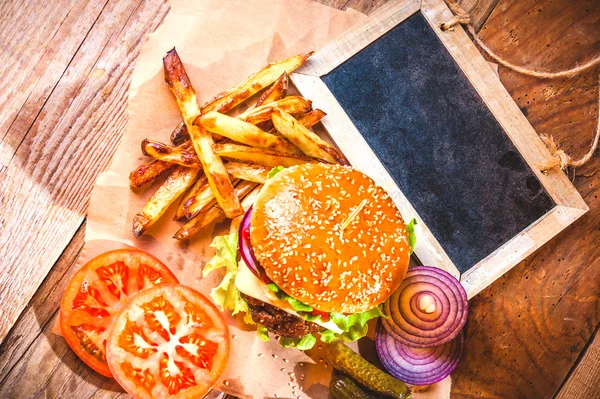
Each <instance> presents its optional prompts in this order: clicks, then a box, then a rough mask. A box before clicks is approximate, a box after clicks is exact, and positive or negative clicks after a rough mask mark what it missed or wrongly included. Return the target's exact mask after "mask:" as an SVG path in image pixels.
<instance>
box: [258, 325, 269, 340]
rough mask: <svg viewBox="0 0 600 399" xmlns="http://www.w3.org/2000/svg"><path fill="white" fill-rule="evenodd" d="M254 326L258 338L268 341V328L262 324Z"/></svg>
mask: <svg viewBox="0 0 600 399" xmlns="http://www.w3.org/2000/svg"><path fill="white" fill-rule="evenodd" d="M256 327H257V328H256V335H258V338H259V339H260V340H261V341H268V340H269V330H267V327H265V326H263V325H262V324H257V325H256Z"/></svg>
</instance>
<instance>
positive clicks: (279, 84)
mask: <svg viewBox="0 0 600 399" xmlns="http://www.w3.org/2000/svg"><path fill="white" fill-rule="evenodd" d="M289 84H290V75H288V74H287V72H283V73H282V74H281V76H280V77H279V78H277V80H276V81H275V83H273V86H271V87H269V88H268V89H267V90H265V92H264V93H263V94H261V95H260V97H258V100H257V101H256V105H255V106H256V107H260V106H261V105H263V104H268V103H271V102H273V101H277V100H280V99H282V98H284V97H285V96H286V94H287V89H288V86H289Z"/></svg>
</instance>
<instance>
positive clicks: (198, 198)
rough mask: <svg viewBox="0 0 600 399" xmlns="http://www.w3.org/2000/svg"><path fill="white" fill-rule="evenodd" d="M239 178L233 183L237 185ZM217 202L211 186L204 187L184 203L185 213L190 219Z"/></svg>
mask: <svg viewBox="0 0 600 399" xmlns="http://www.w3.org/2000/svg"><path fill="white" fill-rule="evenodd" d="M238 182H239V180H234V181H233V182H232V183H233V185H234V186H235V185H236V184H237V183H238ZM216 202H217V200H216V198H215V195H214V193H213V192H212V190H211V189H210V186H209V187H204V188H203V189H202V190H200V191H198V193H197V194H196V195H195V196H193V197H190V198H189V199H188V200H187V201H185V203H184V204H183V213H184V214H185V217H186V218H187V219H188V220H190V219H193V218H195V217H196V216H198V214H199V213H200V212H202V211H205V210H207V209H208V208H210V207H211V206H213V205H215V204H216Z"/></svg>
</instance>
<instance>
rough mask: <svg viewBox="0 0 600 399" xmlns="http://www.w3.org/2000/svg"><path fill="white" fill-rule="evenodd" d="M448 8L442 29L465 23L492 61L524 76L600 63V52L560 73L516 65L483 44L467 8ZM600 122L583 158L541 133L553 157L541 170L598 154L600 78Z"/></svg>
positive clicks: (569, 73)
mask: <svg viewBox="0 0 600 399" xmlns="http://www.w3.org/2000/svg"><path fill="white" fill-rule="evenodd" d="M447 4H448V7H449V8H450V10H451V11H452V12H453V13H454V17H453V18H452V19H451V20H449V21H448V22H442V23H441V24H440V29H441V30H442V31H448V30H452V28H453V27H454V26H456V25H458V24H460V25H463V26H464V27H465V28H466V29H467V31H468V32H469V33H470V34H471V36H472V37H473V40H474V41H475V43H477V45H478V46H479V48H481V49H482V50H483V51H484V52H485V53H486V54H487V55H488V56H489V57H490V58H491V59H492V60H494V61H495V62H497V63H498V64H500V65H502V66H504V67H506V68H508V69H510V70H512V71H515V72H517V73H520V74H522V75H527V76H532V77H536V78H540V79H557V78H572V77H575V76H579V75H581V74H582V73H584V72H586V71H587V70H589V69H592V68H594V67H596V66H598V65H600V54H599V55H597V56H595V57H594V58H592V59H591V60H589V61H588V62H586V63H585V64H583V65H578V66H576V67H574V68H571V69H567V70H564V71H559V72H547V71H538V70H535V69H529V68H525V67H521V66H518V65H515V64H512V63H510V62H508V61H506V60H505V59H504V58H502V57H500V56H499V55H497V54H496V53H495V52H494V51H493V50H492V49H490V48H489V47H488V46H486V45H485V43H483V41H482V40H481V39H480V38H479V36H478V35H477V32H475V28H474V27H473V24H472V20H471V15H470V14H469V13H468V12H466V11H465V10H463V9H462V8H461V7H460V6H459V5H458V4H456V3H455V2H454V1H453V0H447ZM598 83H599V86H598V122H597V124H596V135H595V137H594V140H593V141H592V145H591V147H590V149H589V150H588V152H587V153H586V154H585V155H584V156H583V157H582V158H581V159H579V160H573V158H571V157H570V156H569V155H568V154H567V153H565V151H564V150H562V149H560V148H559V147H558V144H557V143H556V141H555V140H554V138H553V137H546V136H541V139H542V141H543V142H544V143H545V144H546V146H547V147H548V150H549V151H550V154H551V155H552V158H551V159H549V160H547V161H546V162H545V163H544V164H542V165H539V167H540V170H542V171H543V172H546V171H548V170H550V169H552V168H555V167H560V168H561V169H563V170H564V169H566V168H567V167H569V166H573V167H579V166H583V165H585V164H586V163H587V162H588V161H589V160H590V159H591V158H592V156H593V155H594V152H595V151H596V149H597V148H598V141H599V140H600V79H599V81H598Z"/></svg>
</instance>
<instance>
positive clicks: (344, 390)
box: [329, 372, 381, 399]
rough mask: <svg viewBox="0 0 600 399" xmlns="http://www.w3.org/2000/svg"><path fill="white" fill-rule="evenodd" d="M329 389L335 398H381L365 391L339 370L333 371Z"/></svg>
mask: <svg viewBox="0 0 600 399" xmlns="http://www.w3.org/2000/svg"><path fill="white" fill-rule="evenodd" d="M329 391H330V392H331V394H332V395H333V397H334V398H335V399H381V398H380V397H379V396H375V395H373V394H371V393H370V392H367V391H365V390H364V389H363V388H362V387H361V386H360V385H358V383H356V381H354V380H353V379H352V378H350V377H348V376H347V375H345V374H342V373H340V372H336V373H334V375H333V377H332V378H331V382H330V383H329Z"/></svg>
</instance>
